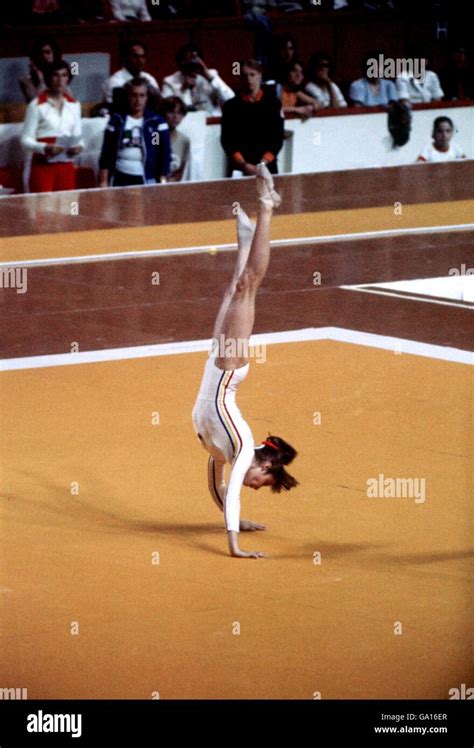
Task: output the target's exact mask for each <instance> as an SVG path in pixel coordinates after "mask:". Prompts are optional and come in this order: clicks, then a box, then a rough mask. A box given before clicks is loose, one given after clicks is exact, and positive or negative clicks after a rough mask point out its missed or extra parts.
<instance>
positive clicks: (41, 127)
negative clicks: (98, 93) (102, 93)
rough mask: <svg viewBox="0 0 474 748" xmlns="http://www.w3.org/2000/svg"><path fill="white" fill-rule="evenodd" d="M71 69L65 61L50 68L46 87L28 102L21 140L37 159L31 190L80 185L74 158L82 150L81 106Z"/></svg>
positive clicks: (48, 189)
mask: <svg viewBox="0 0 474 748" xmlns="http://www.w3.org/2000/svg"><path fill="white" fill-rule="evenodd" d="M71 77H72V76H71V70H70V68H69V65H68V64H67V62H65V61H64V60H57V61H56V62H53V63H52V64H51V65H50V66H49V68H47V69H46V71H45V74H44V80H45V84H46V89H45V90H44V91H42V92H41V93H40V94H39V95H38V96H36V97H35V98H34V99H33V101H31V102H30V103H29V104H28V107H27V110H26V117H25V121H24V124H23V131H22V135H21V143H22V145H23V147H24V148H25V149H26V150H27V151H29V152H30V153H31V154H32V156H33V158H32V162H31V174H30V185H29V186H30V191H31V192H56V191H58V190H73V189H75V187H76V171H75V168H74V158H75V157H76V156H77V155H78V154H79V153H81V151H82V149H83V147H84V142H83V140H82V126H81V105H80V103H79V102H78V101H76V100H75V99H74V98H73V97H72V96H71V95H70V94H69V92H68V86H69V83H70V81H71Z"/></svg>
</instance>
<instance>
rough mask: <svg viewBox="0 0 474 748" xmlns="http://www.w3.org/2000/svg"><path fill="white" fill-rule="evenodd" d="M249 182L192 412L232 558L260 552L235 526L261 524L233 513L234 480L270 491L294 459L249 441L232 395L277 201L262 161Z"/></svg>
mask: <svg viewBox="0 0 474 748" xmlns="http://www.w3.org/2000/svg"><path fill="white" fill-rule="evenodd" d="M256 185H257V193H258V196H259V197H258V217H257V224H256V226H254V224H253V223H252V222H251V221H250V220H249V218H248V216H247V215H246V214H245V213H244V211H242V210H240V211H239V214H238V217H237V237H238V255H237V262H236V267H235V271H234V276H233V278H232V280H231V282H230V285H229V287H228V288H227V291H226V293H225V296H224V300H223V302H222V305H221V308H220V310H219V313H218V315H217V319H216V323H215V326H214V334H213V346H212V350H211V352H210V354H209V358H208V360H207V362H206V366H205V369H204V376H203V379H202V383H201V388H200V390H199V393H198V396H197V400H196V403H195V405H194V409H193V415H192V418H193V424H194V428H195V430H196V433H197V435H198V437H199V439H200V441H201V444H202V445H203V447H204V448H205V449H206V450H207V451H208V452H209V454H210V456H209V459H208V485H209V491H210V493H211V496H212V498H213V499H214V501H215V503H216V504H217V506H218V507H219V509H220V510H221V511H223V512H224V516H225V524H226V529H227V538H228V542H229V550H230V554H231V556H235V557H238V558H261V557H264V556H266V554H265V553H262V552H260V551H244V550H241V548H240V546H239V540H238V537H239V530H265V529H266V527H265V525H260V524H258V523H256V522H251V521H249V520H243V519H242V520H241V519H240V490H241V487H242V485H244V486H249V487H250V488H253V489H255V490H258V489H259V488H261V487H262V486H270V487H271V490H272V491H273V492H277V493H280V492H281V491H282V489H285V490H286V491H289V490H290V489H291V488H294V487H295V486H296V485H298V481H296V480H295V478H293V477H292V476H291V475H290V474H289V473H288V472H287V471H286V470H285V468H284V467H283V466H284V465H288V464H289V463H290V462H291V461H292V460H293V459H294V458H295V457H296V454H297V453H296V450H295V449H294V448H293V447H292V446H291V445H290V444H288V443H287V442H286V441H284V440H283V439H282V438H280V437H278V436H268V437H267V438H266V439H265V440H264V441H263V442H262V443H261V444H260V445H259V446H257V447H255V446H254V440H253V436H252V432H251V430H250V427H249V426H248V424H247V423H246V422H245V421H244V419H243V418H242V415H241V413H240V411H239V409H238V407H237V404H236V401H235V398H236V393H237V388H238V386H239V384H240V383H241V382H243V380H244V379H245V377H246V376H247V374H248V371H249V360H248V359H249V352H248V347H249V337H250V335H251V333H252V328H253V323H254V318H255V296H256V293H257V289H258V287H259V286H260V284H261V283H262V281H263V279H264V277H265V273H266V271H267V268H268V263H269V260H270V222H271V217H272V213H273V209H274V208H277V207H278V206H279V205H280V203H281V198H280V196H279V195H278V193H277V192H275V189H274V184H273V178H272V176H271V174H270V172H269V171H268V169H267V167H266V166H265V164H263V163H262V164H259V165H258V166H257V175H256ZM227 462H228V463H230V464H231V466H232V467H231V472H230V479H229V485H228V486H226V484H225V480H224V468H225V464H226V463H227Z"/></svg>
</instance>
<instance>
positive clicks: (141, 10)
mask: <svg viewBox="0 0 474 748" xmlns="http://www.w3.org/2000/svg"><path fill="white" fill-rule="evenodd" d="M109 3H110V10H111V11H112V15H113V17H114V19H115V20H116V21H151V16H150V14H149V12H148V8H147V6H146V0H109Z"/></svg>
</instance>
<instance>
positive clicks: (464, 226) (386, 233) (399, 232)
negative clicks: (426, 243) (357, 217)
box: [0, 223, 474, 267]
mask: <svg viewBox="0 0 474 748" xmlns="http://www.w3.org/2000/svg"><path fill="white" fill-rule="evenodd" d="M129 228H133V227H129ZM150 228H152V227H150ZM473 229H474V223H459V224H453V225H447V226H418V227H413V228H405V229H383V230H382V229H381V230H380V231H362V232H358V233H353V234H329V235H327V236H303V237H292V238H291V239H273V240H272V241H271V242H270V244H271V246H273V247H276V246H278V247H288V246H293V245H294V244H299V245H301V244H321V243H322V242H340V241H351V240H353V239H354V240H355V239H376V238H382V237H390V236H404V235H410V234H439V233H443V232H447V231H472V230H473ZM98 230H99V231H100V229H98ZM157 230H159V227H158V229H157ZM31 236H33V235H31ZM31 236H29V235H28V236H25V237H24V238H25V241H28V239H30V238H31ZM34 236H37V235H34ZM236 248H237V244H216V245H205V244H201V245H197V246H192V247H174V248H172V249H144V250H134V251H130V252H110V253H108V254H94V255H83V256H81V257H50V258H43V259H37V260H19V261H18V262H13V261H10V262H0V267H35V266H45V265H65V264H68V265H69V264H74V263H82V262H110V261H111V260H130V259H135V258H140V257H144V258H147V257H168V256H170V255H181V254H185V255H187V254H201V253H206V252H209V250H210V249H212V251H214V250H215V251H220V252H228V251H230V250H235V249H236Z"/></svg>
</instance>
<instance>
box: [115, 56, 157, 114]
mask: <svg viewBox="0 0 474 748" xmlns="http://www.w3.org/2000/svg"><path fill="white" fill-rule="evenodd" d="M123 60H124V63H123V67H122V68H121V69H120V70H117V72H116V73H114V74H113V75H112V76H111V77H110V78H109V79H108V80H106V81H105V83H104V87H103V91H104V100H105V101H107V102H108V103H109V104H111V103H112V101H113V91H114V89H115V88H123V87H124V86H125V84H126V83H128V81H130V80H131V79H132V78H137V77H140V78H145V80H146V81H147V83H148V86H149V91H150V89H151V91H152V92H153V93H154V94H156V95H158V96H159V94H160V87H159V85H158V82H157V81H156V79H155V78H154V77H153V76H152V75H150V73H146V72H145V65H146V47H145V45H144V44H142V42H137V41H131V42H129V43H128V44H127V45H126V47H125V49H124V56H123Z"/></svg>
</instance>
